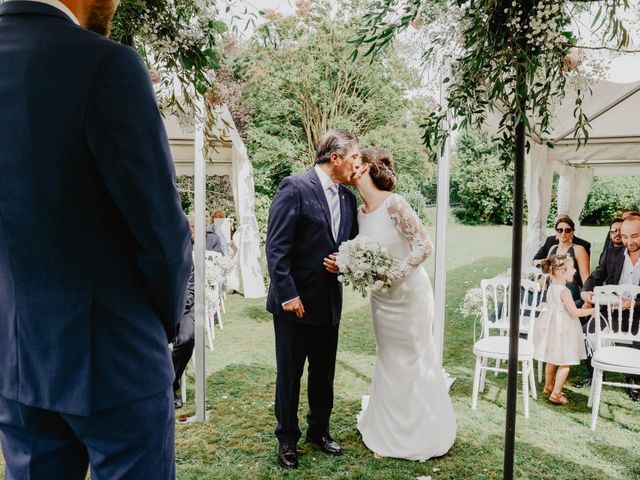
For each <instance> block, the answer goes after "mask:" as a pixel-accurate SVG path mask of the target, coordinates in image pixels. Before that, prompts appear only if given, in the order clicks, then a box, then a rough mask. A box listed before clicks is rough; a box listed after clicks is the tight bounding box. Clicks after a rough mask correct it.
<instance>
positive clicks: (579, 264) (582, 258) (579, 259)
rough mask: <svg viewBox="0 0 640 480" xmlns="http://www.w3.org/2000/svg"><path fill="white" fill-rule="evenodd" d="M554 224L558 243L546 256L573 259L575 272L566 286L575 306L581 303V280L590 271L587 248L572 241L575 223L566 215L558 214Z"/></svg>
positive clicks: (587, 275) (582, 280)
mask: <svg viewBox="0 0 640 480" xmlns="http://www.w3.org/2000/svg"><path fill="white" fill-rule="evenodd" d="M554 226H555V230H556V240H557V242H558V243H557V244H556V245H553V246H552V247H551V248H550V249H549V253H548V258H551V257H552V256H553V255H568V256H569V257H571V258H572V259H573V264H574V266H575V270H576V272H575V274H574V276H573V280H572V281H571V282H568V283H567V288H568V289H569V290H570V291H571V296H572V297H573V300H574V301H575V302H576V304H577V306H578V307H580V306H581V305H582V301H581V299H580V290H581V289H582V284H583V282H584V281H585V280H586V279H587V278H588V277H589V274H590V273H591V262H590V260H589V253H587V250H586V249H585V248H584V247H583V246H582V245H577V244H575V243H574V241H573V240H574V238H573V232H574V230H575V224H574V223H573V220H571V218H570V217H569V216H568V215H558V216H557V217H556V221H555V225H554ZM585 321H586V319H585Z"/></svg>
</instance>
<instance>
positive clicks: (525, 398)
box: [522, 361, 531, 418]
mask: <svg viewBox="0 0 640 480" xmlns="http://www.w3.org/2000/svg"><path fill="white" fill-rule="evenodd" d="M530 368H531V366H530V365H529V362H527V361H523V362H522V403H523V405H524V418H529V369H530Z"/></svg>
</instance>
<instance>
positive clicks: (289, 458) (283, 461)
mask: <svg viewBox="0 0 640 480" xmlns="http://www.w3.org/2000/svg"><path fill="white" fill-rule="evenodd" d="M278 463H279V464H280V466H281V467H282V468H298V449H297V447H296V446H295V445H286V444H281V445H280V447H279V448H278Z"/></svg>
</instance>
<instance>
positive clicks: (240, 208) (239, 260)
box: [218, 105, 266, 298]
mask: <svg viewBox="0 0 640 480" xmlns="http://www.w3.org/2000/svg"><path fill="white" fill-rule="evenodd" d="M218 123H219V125H218V131H220V132H225V133H228V136H229V138H230V140H231V143H232V151H231V156H232V161H233V167H232V168H233V171H232V175H231V186H232V188H233V198H234V202H235V207H236V216H237V219H238V228H237V229H236V232H235V234H234V236H233V239H232V241H233V244H234V246H235V247H236V248H237V252H236V254H235V257H234V269H233V271H232V272H231V275H230V276H229V283H228V288H229V290H236V291H238V292H240V293H242V294H243V295H244V296H245V297H246V298H260V297H264V296H265V295H266V289H265V285H264V276H263V275H262V268H261V266H260V257H261V256H262V254H261V251H260V234H259V231H258V222H257V221H256V216H255V187H254V183H253V168H252V166H251V162H250V161H249V157H248V155H247V150H246V148H245V146H244V142H243V141H242V139H241V138H240V134H239V133H238V131H237V130H236V129H235V127H234V126H233V125H234V123H233V120H232V118H231V113H230V112H229V108H228V107H227V106H226V105H222V106H221V107H219V108H218Z"/></svg>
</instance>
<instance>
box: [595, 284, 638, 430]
mask: <svg viewBox="0 0 640 480" xmlns="http://www.w3.org/2000/svg"><path fill="white" fill-rule="evenodd" d="M639 295H640V287H638V286H635V285H607V286H604V287H596V288H595V289H594V291H593V297H594V304H595V308H596V316H595V320H594V324H595V342H594V348H593V349H594V352H593V358H592V359H591V365H592V366H593V378H592V380H591V390H590V391H589V403H588V405H589V406H590V407H591V430H595V429H596V422H597V420H598V410H599V408H600V396H601V394H602V386H603V385H610V386H613V387H624V388H640V385H632V384H628V383H620V382H605V381H603V379H602V377H603V373H604V372H617V373H623V374H631V375H640V350H638V349H636V348H632V344H633V343H634V342H640V326H639V325H638V322H639V321H640V320H636V321H635V322H634V320H633V317H634V312H636V311H637V310H638V306H637V305H636V301H637V300H638V296H639ZM629 300H630V303H631V305H630V307H629V308H628V309H626V310H623V309H622V304H623V302H625V301H629ZM602 310H604V311H605V312H606V313H605V314H602ZM638 313H640V312H638ZM623 317H624V318H623ZM636 329H637V331H636V333H635V334H634V333H633V331H634V330H636Z"/></svg>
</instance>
